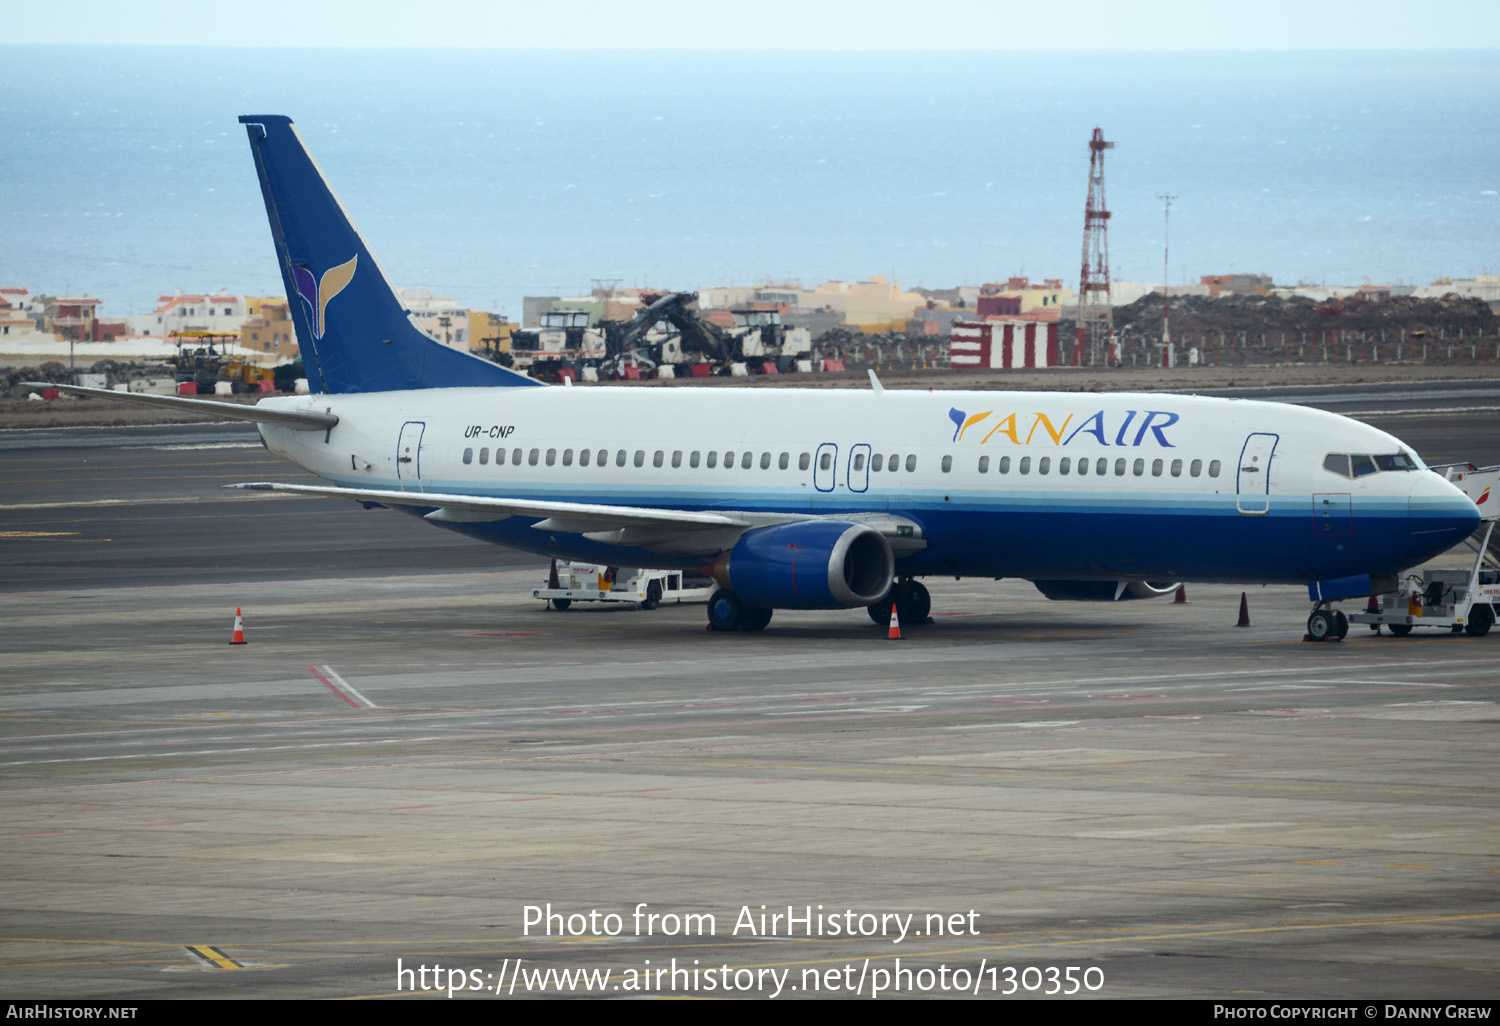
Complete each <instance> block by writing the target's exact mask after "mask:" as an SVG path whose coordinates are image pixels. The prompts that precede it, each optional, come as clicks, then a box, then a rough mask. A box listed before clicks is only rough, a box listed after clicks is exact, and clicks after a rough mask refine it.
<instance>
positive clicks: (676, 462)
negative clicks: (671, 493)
mask: <svg viewBox="0 0 1500 1026" xmlns="http://www.w3.org/2000/svg"><path fill="white" fill-rule="evenodd" d="M680 466H682V450H681V449H673V450H672V469H673V470H676V469H677V468H678V467H680Z"/></svg>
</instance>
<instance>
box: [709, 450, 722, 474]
mask: <svg viewBox="0 0 1500 1026" xmlns="http://www.w3.org/2000/svg"><path fill="white" fill-rule="evenodd" d="M718 465H719V454H718V453H717V452H710V453H709V454H708V469H709V470H712V469H714V468H715V467H717V466H718Z"/></svg>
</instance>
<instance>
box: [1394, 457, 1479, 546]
mask: <svg viewBox="0 0 1500 1026" xmlns="http://www.w3.org/2000/svg"><path fill="white" fill-rule="evenodd" d="M1412 477H1413V478H1414V479H1415V480H1413V481H1412V485H1411V492H1410V494H1409V495H1408V496H1407V506H1406V515H1407V526H1408V528H1409V529H1410V531H1411V536H1412V541H1413V542H1417V543H1419V544H1421V545H1422V547H1423V548H1424V549H1425V548H1428V547H1429V545H1428V543H1430V549H1431V553H1430V555H1432V556H1435V555H1438V554H1439V553H1442V552H1446V551H1447V550H1448V549H1451V548H1452V547H1453V546H1455V545H1457V544H1458V543H1459V542H1461V541H1463V540H1464V539H1465V538H1467V537H1468V536H1469V535H1471V534H1473V533H1474V530H1475V528H1477V527H1478V526H1479V519H1480V518H1479V509H1478V508H1477V507H1476V506H1475V505H1474V503H1473V502H1471V501H1469V497H1468V496H1467V495H1465V494H1464V493H1463V492H1461V491H1459V490H1458V489H1457V488H1455V487H1454V486H1453V485H1451V484H1449V483H1448V482H1447V481H1444V480H1443V479H1442V478H1440V477H1438V476H1437V475H1436V474H1434V473H1431V472H1419V473H1416V474H1413V475H1412Z"/></svg>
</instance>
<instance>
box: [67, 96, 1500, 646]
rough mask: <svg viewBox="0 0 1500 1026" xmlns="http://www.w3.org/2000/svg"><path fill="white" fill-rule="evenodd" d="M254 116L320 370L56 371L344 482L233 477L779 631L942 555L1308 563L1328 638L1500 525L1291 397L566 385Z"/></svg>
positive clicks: (295, 144)
mask: <svg viewBox="0 0 1500 1026" xmlns="http://www.w3.org/2000/svg"><path fill="white" fill-rule="evenodd" d="M239 120H240V123H241V124H243V125H244V126H245V129H246V132H247V134H248V136H249V141H250V149H251V152H252V154H253V156H254V159H255V167H256V171H257V174H258V176H259V179H260V186H261V192H262V196H263V198H264V200H265V206H266V214H267V217H268V219H269V222H270V226H271V235H272V239H273V242H274V244H275V250H276V258H277V263H278V265H279V266H280V269H281V275H282V279H283V282H284V284H285V287H286V295H287V298H288V301H289V304H290V307H291V311H292V316H293V319H294V323H295V324H296V329H297V337H298V342H299V344H300V347H301V350H302V355H303V360H304V366H305V368H306V374H307V379H308V385H309V391H310V394H308V395H299V396H284V397H274V398H267V399H263V400H262V401H260V402H259V403H258V404H256V405H254V406H239V405H235V404H230V403H218V402H213V401H211V400H200V399H189V398H185V397H170V396H148V395H137V394H125V393H116V392H108V391H103V390H98V389H89V388H83V387H76V386H55V385H53V386H49V387H53V388H58V389H59V390H61V391H68V392H73V393H77V394H85V395H102V396H106V397H109V398H115V399H128V400H130V401H135V402H142V403H147V404H151V405H159V406H171V407H174V408H180V409H181V408H185V409H194V410H197V411H199V412H203V413H209V414H215V415H222V416H226V417H230V418H238V419H244V420H250V421H253V422H255V423H256V425H257V427H258V429H259V432H260V436H261V439H262V441H263V443H264V445H265V447H266V448H267V449H269V450H270V451H271V452H273V453H275V454H276V455H277V456H280V457H282V458H284V459H286V460H288V461H290V462H292V463H294V464H296V465H297V466H299V467H302V468H304V469H306V470H309V471H311V472H312V473H313V474H315V475H317V476H318V477H319V478H321V479H323V481H324V482H326V483H324V484H318V485H293V484H283V483H276V482H248V483H245V484H242V485H239V486H236V487H243V488H250V489H260V490H270V491H276V492H283V493H294V494H305V495H322V496H333V497H337V498H344V499H350V500H353V501H356V502H360V503H363V504H364V505H366V506H367V507H387V508H390V509H394V510H398V511H400V512H403V513H407V514H410V515H412V516H414V517H420V518H422V519H423V520H426V521H429V522H430V523H433V524H436V525H438V526H440V527H444V528H447V529H448V530H451V531H456V532H458V533H460V534H464V535H467V536H469V537H472V538H476V539H479V540H481V541H486V542H494V543H498V544H501V545H506V546H511V547H513V548H517V549H522V550H526V551H530V552H534V553H538V554H541V555H544V556H552V557H555V558H567V559H574V560H582V561H586V562H591V563H598V564H606V565H617V566H618V565H624V566H655V567H663V568H680V569H689V570H693V569H701V570H702V571H703V572H705V573H707V574H709V575H711V576H712V577H713V578H714V580H715V581H716V582H717V583H718V585H719V588H718V590H717V591H716V592H715V593H714V594H713V596H712V597H711V599H710V601H709V604H708V620H709V625H710V627H711V628H713V629H714V630H718V631H733V630H746V631H756V630H761V629H763V628H765V627H766V626H767V624H768V623H769V622H770V620H771V616H772V611H773V610H775V609H839V608H857V607H865V608H866V609H867V610H868V611H869V614H870V616H871V618H872V619H874V620H875V621H876V622H877V623H879V624H882V625H884V622H885V620H884V618H885V617H888V616H889V613H890V608H891V605H892V604H894V605H895V607H896V611H897V613H898V614H899V615H900V617H901V619H902V621H903V622H906V623H914V622H915V623H920V622H925V621H926V620H927V617H928V613H929V612H930V609H931V597H930V595H929V593H928V591H927V589H926V588H925V587H924V586H923V585H922V583H921V582H920V580H919V578H922V577H927V576H933V575H953V576H960V577H972V576H984V577H993V578H1002V577H1012V578H1016V577H1019V578H1024V579H1027V580H1030V581H1033V582H1034V583H1035V584H1036V586H1037V587H1038V588H1039V589H1040V590H1041V591H1042V592H1043V594H1045V595H1047V596H1048V597H1049V598H1058V599H1074V600H1098V601H1118V600H1125V599H1131V598H1143V597H1149V596H1152V595H1162V594H1167V593H1170V592H1171V591H1173V590H1174V589H1175V588H1176V586H1177V585H1178V584H1179V583H1180V582H1185V581H1219V582H1235V583H1241V582H1243V583H1299V584H1307V585H1308V586H1309V596H1310V600H1311V601H1313V602H1314V603H1315V605H1314V608H1313V611H1312V613H1311V615H1310V616H1309V619H1308V635H1309V636H1311V637H1313V638H1315V639H1322V638H1325V637H1329V636H1342V635H1343V634H1344V633H1346V632H1347V631H1348V619H1347V617H1345V616H1344V614H1342V613H1341V612H1339V611H1338V610H1337V608H1336V607H1335V605H1334V604H1335V603H1336V602H1337V601H1338V600H1340V599H1344V598H1354V597H1357V596H1364V595H1368V594H1375V593H1379V592H1381V591H1387V590H1394V588H1395V576H1396V575H1397V574H1398V573H1399V572H1400V571H1402V570H1404V569H1406V568H1408V567H1410V566H1413V565H1415V564H1418V563H1421V562H1423V561H1425V560H1427V559H1429V558H1431V557H1432V556H1434V555H1437V554H1439V553H1441V552H1444V551H1446V550H1447V549H1449V548H1450V547H1452V546H1453V545H1455V544H1457V543H1458V542H1460V541H1462V540H1463V539H1464V538H1466V537H1468V536H1469V534H1470V533H1471V532H1472V531H1473V530H1474V529H1475V527H1476V526H1477V525H1478V524H1479V519H1480V518H1479V513H1478V511H1477V509H1476V507H1475V506H1474V504H1473V503H1472V502H1471V501H1470V500H1469V499H1468V498H1467V497H1466V496H1465V495H1464V494H1463V493H1462V492H1460V491H1459V490H1458V489H1457V488H1455V487H1454V486H1452V485H1451V484H1449V483H1447V482H1446V481H1444V480H1442V479H1441V478H1439V477H1438V476H1437V475H1436V474H1432V473H1428V472H1426V469H1425V467H1424V465H1423V463H1422V461H1421V459H1420V458H1419V457H1418V456H1417V455H1416V454H1415V453H1413V452H1412V451H1411V450H1410V449H1409V448H1408V447H1407V446H1405V445H1404V444H1403V443H1402V442H1401V441H1400V440H1399V439H1397V438H1395V437H1393V436H1392V435H1389V434H1386V433H1385V432H1383V431H1379V430H1377V429H1375V428H1372V427H1369V426H1368V425H1365V424H1361V423H1358V422H1356V421H1353V420H1349V419H1347V418H1344V417H1341V416H1338V415H1336V414H1332V413H1327V412H1323V411H1320V410H1313V409H1307V408H1303V407H1297V406H1290V405H1283V404H1278V403H1266V402H1254V401H1248V400H1239V399H1218V398H1205V397H1197V396H1184V395H1169V394H1127V393H1117V394H1104V395H1091V394H1083V393H1049V392H973V391H929V390H921V391H906V390H894V389H886V388H884V387H882V386H881V384H880V381H879V379H878V378H877V377H876V376H875V374H874V373H873V372H871V374H870V388H869V389H868V390H865V389H858V390H853V389H850V390H841V389H797V388H778V389H745V388H701V387H699V388H693V387H674V388H666V389H655V388H653V389H642V388H631V387H601V388H594V389H589V390H588V391H587V392H585V393H580V392H578V391H573V390H572V389H570V388H565V387H557V386H547V385H542V384H541V383H539V382H537V381H534V380H532V379H530V378H528V377H526V376H525V375H522V374H519V373H516V372H513V371H511V370H509V369H507V368H504V367H501V366H498V365H496V364H493V363H490V362H488V361H485V360H481V359H479V358H478V357H474V356H471V355H469V354H468V353H465V352H461V351H459V350H455V349H451V348H448V347H446V346H444V345H442V344H440V343H438V342H437V341H435V340H434V339H432V338H431V337H429V336H428V335H426V334H425V333H424V332H423V331H422V330H421V329H420V328H419V327H418V325H417V323H416V322H415V320H414V319H413V317H412V315H411V313H410V312H409V311H408V310H406V309H405V308H404V307H403V305H402V302H401V300H400V298H399V297H398V294H397V293H396V291H395V290H394V289H393V288H392V286H391V284H390V281H389V279H388V278H387V277H386V275H385V273H384V271H383V270H382V269H381V267H380V265H379V264H378V263H377V262H376V260H375V258H374V256H373V255H372V254H371V253H370V251H369V249H368V248H367V247H366V245H365V242H364V239H363V238H362V237H361V235H360V233H359V232H358V230H357V229H356V228H355V226H354V224H353V222H352V221H351V219H350V218H349V215H348V214H347V213H346V212H345V210H344V207H343V205H342V204H341V202H340V201H339V199H338V198H337V196H336V195H335V194H334V192H333V190H332V188H331V187H330V185H329V183H328V181H327V180H326V178H325V177H324V175H323V173H322V171H321V170H320V169H319V167H318V165H317V164H316V162H315V161H314V160H313V158H312V156H311V155H310V153H309V152H308V150H307V148H306V146H305V145H304V144H303V141H302V138H301V136H300V134H299V133H298V131H297V129H296V127H295V126H294V125H293V123H292V121H291V119H290V118H288V117H285V116H280V115H246V116H243V117H241V118H240V119H239ZM1481 608H1483V609H1484V610H1485V612H1487V613H1488V612H1489V607H1481ZM1490 619H1491V620H1493V615H1491V617H1490ZM1486 626H1488V624H1486Z"/></svg>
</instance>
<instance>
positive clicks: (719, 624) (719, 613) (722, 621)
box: [708, 588, 744, 631]
mask: <svg viewBox="0 0 1500 1026" xmlns="http://www.w3.org/2000/svg"><path fill="white" fill-rule="evenodd" d="M743 619H744V607H743V606H742V605H740V598H739V596H738V595H736V594H735V593H734V592H732V591H730V590H729V589H728V588H720V589H719V590H718V591H716V592H714V593H713V594H712V595H710V596H709V598H708V627H709V629H710V630H715V631H737V630H739V629H740V622H741V621H742V620H743Z"/></svg>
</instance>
